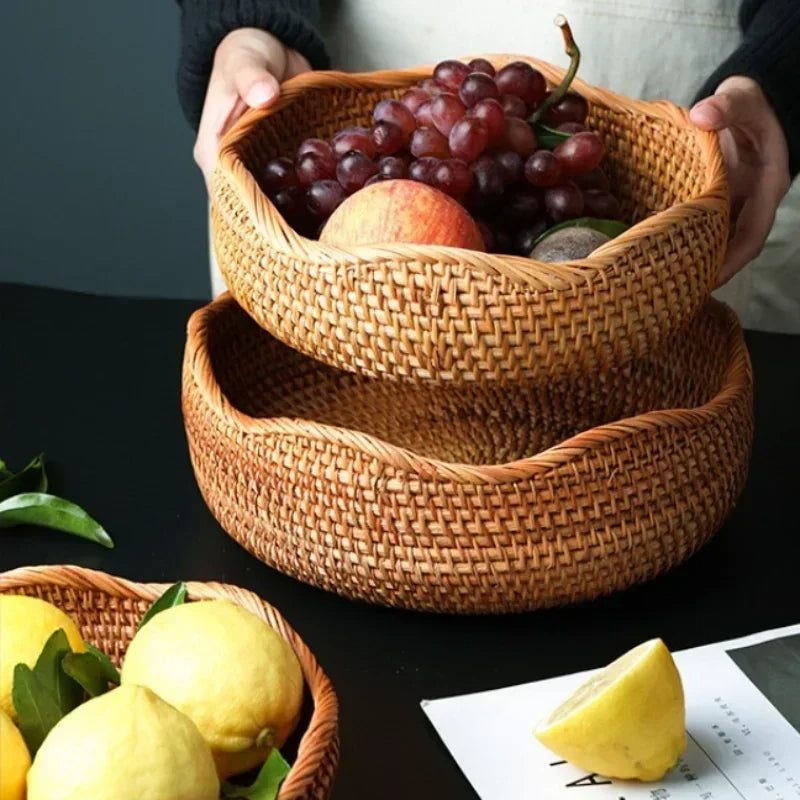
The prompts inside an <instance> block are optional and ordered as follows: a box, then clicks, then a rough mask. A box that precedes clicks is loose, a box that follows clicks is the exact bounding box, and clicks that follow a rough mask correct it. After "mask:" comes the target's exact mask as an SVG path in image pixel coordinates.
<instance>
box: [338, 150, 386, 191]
mask: <svg viewBox="0 0 800 800" xmlns="http://www.w3.org/2000/svg"><path fill="white" fill-rule="evenodd" d="M377 171H378V165H377V164H376V163H375V162H374V161H373V160H372V159H371V158H368V157H367V156H366V155H364V153H360V152H359V151H358V150H354V151H353V152H352V153H347V154H346V155H344V156H342V158H341V159H340V160H339V163H338V164H337V165H336V178H337V179H338V181H339V183H341V184H342V188H343V189H344V190H345V191H346V192H347V194H352V193H353V192H355V191H358V190H359V189H360V188H361V187H362V186H363V185H364V184H365V183H366V182H367V181H368V180H369V179H370V178H371V177H372V176H373V175H374V174H375V173H376V172H377Z"/></svg>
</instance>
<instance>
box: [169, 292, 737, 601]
mask: <svg viewBox="0 0 800 800" xmlns="http://www.w3.org/2000/svg"><path fill="white" fill-rule="evenodd" d="M183 411H184V417H185V423H186V430H187V434H188V440H189V446H190V452H191V458H192V463H193V465H194V470H195V473H196V476H197V480H198V483H199V486H200V489H201V491H202V493H203V496H204V497H205V499H206V502H207V503H208V505H209V507H210V509H211V511H212V512H213V514H214V515H215V516H216V518H217V519H218V520H219V522H220V524H221V525H222V527H223V528H224V529H225V530H226V531H228V533H229V534H230V535H231V536H232V537H233V538H234V539H236V540H237V541H238V542H240V543H241V544H242V545H244V547H246V548H247V549H248V550H250V551H251V552H252V553H253V554H254V555H256V556H257V557H258V558H259V559H261V560H263V561H264V562H266V563H267V564H269V565H270V566H272V567H275V568H276V569H278V570H280V571H282V572H285V573H287V574H289V575H292V576H294V577H296V578H299V579H300V580H303V581H306V582H308V583H311V584H314V585H316V586H320V587H322V588H324V589H328V590H331V591H334V592H338V593H340V594H342V595H345V596H347V597H352V598H361V599H363V600H368V601H371V602H375V603H384V604H387V605H393V606H402V607H406V608H415V609H425V610H435V611H447V612H471V613H475V612H506V611H523V610H528V609H534V608H540V607H543V606H550V605H554V604H563V603H570V602H574V601H580V600H586V599H590V598H593V597H596V596H598V595H601V594H605V593H607V592H611V591H614V590H617V589H622V588H624V587H627V586H630V585H631V584H634V583H636V582H639V581H643V580H646V579H648V578H650V577H652V576H654V575H656V574H658V573H660V572H663V571H664V570H666V569H668V568H669V567H671V566H673V565H675V564H677V563H679V562H681V561H683V560H684V559H686V558H687V557H688V556H689V555H690V554H691V553H692V552H694V551H695V550H696V549H697V548H698V547H699V546H700V545H701V544H702V543H703V542H704V541H705V540H706V539H707V538H708V537H709V536H710V535H711V534H712V533H714V531H715V530H716V529H717V528H718V527H719V526H720V525H721V524H722V522H723V520H724V519H725V517H726V515H727V514H728V512H729V511H730V510H731V508H732V506H733V504H734V502H735V500H736V497H737V495H738V493H739V491H740V489H741V488H742V485H743V482H744V479H745V475H746V471H747V461H748V455H749V450H750V444H751V439H752V378H751V370H750V363H749V358H748V354H747V351H746V349H745V346H744V342H743V338H742V333H741V329H740V328H739V326H738V323H737V322H736V320H735V317H734V315H733V313H732V312H731V311H730V310H729V309H728V308H727V307H725V306H722V305H721V304H719V303H716V302H714V301H711V303H710V304H709V305H708V306H707V307H706V309H705V310H704V311H703V312H702V313H701V314H700V315H699V316H698V317H697V319H696V320H695V321H694V322H693V323H692V325H691V327H690V328H689V329H688V330H687V331H686V332H685V333H684V334H683V335H682V336H680V337H677V338H675V339H673V340H672V341H670V342H668V343H667V344H666V345H665V347H664V348H663V350H661V351H659V352H656V353H654V354H652V355H651V356H650V357H646V358H642V359H637V360H636V361H634V362H632V363H631V364H630V365H628V367H626V368H624V369H620V370H619V371H617V372H609V373H605V374H603V375H601V376H600V377H598V378H597V379H596V380H594V381H584V382H562V383H560V384H543V385H538V386H537V385H534V384H528V385H525V386H518V387H502V386H499V385H494V387H490V388H485V389H483V388H480V387H478V386H477V385H475V384H466V385H464V386H456V385H453V384H441V385H434V384H431V383H411V382H405V383H396V382H393V381H385V380H381V379H375V378H366V377H362V376H358V375H353V374H351V373H347V372H342V371H339V370H335V369H332V368H331V367H328V366H326V365H323V364H321V363H319V362H317V361H315V360H313V359H311V358H309V357H307V356H305V355H302V354H300V353H298V352H297V351H295V350H293V349H292V348H290V347H288V346H287V345H284V344H282V343H281V342H280V341H278V340H277V339H275V338H274V337H272V336H271V335H270V334H269V333H267V332H265V331H264V330H262V329H261V328H260V327H259V326H257V325H256V324H255V323H254V322H253V321H252V320H251V319H250V318H249V317H248V316H247V314H245V312H244V311H242V310H241V309H240V308H239V307H238V306H237V305H236V303H235V302H234V301H233V300H232V299H231V298H230V296H225V297H223V298H222V299H220V300H218V301H216V302H215V303H213V304H211V305H210V306H207V307H206V308H205V309H201V310H200V311H198V312H196V313H195V314H194V316H193V317H192V319H191V321H190V323H189V336H188V343H187V348H186V355H185V361H184V371H183Z"/></svg>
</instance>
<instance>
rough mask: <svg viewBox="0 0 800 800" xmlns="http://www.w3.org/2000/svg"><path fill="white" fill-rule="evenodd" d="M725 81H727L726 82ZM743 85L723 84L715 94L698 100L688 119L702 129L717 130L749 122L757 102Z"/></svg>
mask: <svg viewBox="0 0 800 800" xmlns="http://www.w3.org/2000/svg"><path fill="white" fill-rule="evenodd" d="M726 83H727V82H726ZM753 99H754V98H753V94H752V92H751V91H748V90H747V89H746V88H744V87H740V86H737V85H735V84H734V85H728V86H725V85H724V84H723V85H721V86H720V88H719V89H717V92H716V94H713V95H711V97H706V98H705V99H704V100H700V101H699V102H698V103H695V105H694V106H693V107H692V110H691V111H690V112H689V119H691V121H692V122H693V123H694V124H695V125H697V127H698V128H700V129H702V130H704V131H719V130H722V129H723V128H729V127H731V126H732V125H743V124H745V123H748V122H751V121H752V118H753V114H754V111H755V109H756V108H757V104H756V103H753Z"/></svg>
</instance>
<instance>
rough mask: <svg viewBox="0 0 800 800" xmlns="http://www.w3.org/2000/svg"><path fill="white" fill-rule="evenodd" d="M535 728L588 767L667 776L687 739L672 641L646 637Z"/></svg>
mask: <svg viewBox="0 0 800 800" xmlns="http://www.w3.org/2000/svg"><path fill="white" fill-rule="evenodd" d="M535 735H536V738H537V739H539V741H540V742H541V743H542V744H543V745H545V746H546V747H548V748H549V749H550V750H552V751H553V752H554V753H556V754H557V755H559V756H561V757H562V758H564V759H566V760H567V761H569V762H570V763H572V764H574V765H575V766H576V767H580V768H581V769H583V770H586V771H587V772H596V773H597V774H598V775H603V776H605V777H607V778H620V779H630V778H638V779H639V780H643V781H655V780H659V779H660V778H662V777H663V776H664V775H665V773H666V772H667V771H668V770H669V769H670V768H671V767H673V766H674V765H675V763H676V762H677V760H678V757H679V756H680V755H681V753H682V752H683V751H684V749H685V747H686V708H685V705H684V699H683V686H682V684H681V678H680V675H679V674H678V669H677V667H676V666H675V662H674V661H673V660H672V655H671V654H670V652H669V650H667V648H666V645H665V644H664V642H662V641H661V639H653V640H652V641H649V642H645V643H644V644H641V645H639V646H638V647H635V648H634V649H633V650H630V651H629V652H628V653H626V654H625V655H623V656H621V657H620V658H618V659H617V660H616V661H614V662H613V663H612V664H610V665H609V666H608V667H606V668H605V669H604V670H601V671H600V672H599V673H597V674H596V675H595V676H594V677H592V678H591V679H590V680H589V681H587V682H586V683H585V684H584V685H583V686H581V688H580V689H578V691H577V692H575V694H573V695H572V696H571V697H570V698H569V699H567V700H566V701H565V702H564V703H562V704H561V705H560V706H559V707H558V708H557V709H556V710H555V711H554V712H553V713H552V714H551V715H550V717H549V719H547V720H546V721H545V722H544V723H542V724H541V725H540V726H539V727H538V728H537V729H536V731H535Z"/></svg>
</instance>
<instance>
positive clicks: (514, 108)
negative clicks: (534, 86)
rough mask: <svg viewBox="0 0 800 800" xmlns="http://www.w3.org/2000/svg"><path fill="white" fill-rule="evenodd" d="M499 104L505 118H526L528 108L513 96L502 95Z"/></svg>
mask: <svg viewBox="0 0 800 800" xmlns="http://www.w3.org/2000/svg"><path fill="white" fill-rule="evenodd" d="M500 104H501V105H502V106H503V111H505V112H506V116H507V117H519V118H520V119H525V117H527V116H528V107H527V106H526V105H525V101H524V100H523V99H522V98H521V97H517V96H516V95H515V94H504V95H503V96H502V97H501V98H500Z"/></svg>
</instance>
